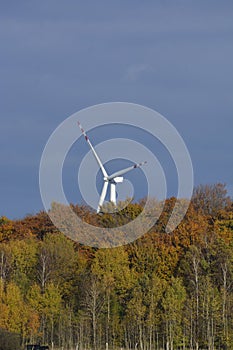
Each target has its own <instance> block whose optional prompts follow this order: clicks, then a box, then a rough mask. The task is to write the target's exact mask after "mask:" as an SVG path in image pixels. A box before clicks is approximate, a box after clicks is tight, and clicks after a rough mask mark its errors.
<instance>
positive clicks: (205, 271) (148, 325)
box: [0, 184, 233, 350]
mask: <svg viewBox="0 0 233 350" xmlns="http://www.w3.org/2000/svg"><path fill="white" fill-rule="evenodd" d="M174 203H175V198H170V199H168V200H166V202H165V206H164V210H163V212H162V214H161V216H160V218H159V220H158V221H157V223H156V224H155V225H154V227H152V229H151V230H150V232H148V233H147V234H145V235H144V236H143V237H141V238H140V239H138V240H137V241H135V242H133V243H131V244H128V245H127V246H121V247H118V248H113V249H93V248H90V247H84V246H81V245H80V244H78V243H75V242H73V241H72V240H71V239H68V238H67V237H66V236H64V235H63V234H62V233H60V232H59V231H58V230H57V228H55V227H54V226H53V224H52V223H51V221H50V219H49V218H48V216H47V215H46V213H44V212H40V213H38V214H36V215H33V216H27V217H25V218H24V219H22V220H16V221H14V220H8V219H7V218H6V217H2V218H1V219H0V315H1V316H0V329H2V330H1V331H0V349H1V348H2V349H4V350H7V349H12V348H13V347H14V348H19V345H17V344H18V343H17V342H18V341H19V336H18V335H16V334H20V339H21V341H22V343H23V344H25V343H26V342H29V343H38V342H41V343H44V344H46V343H48V344H50V345H53V346H56V347H57V348H62V347H63V348H67V349H72V348H76V347H78V348H79V349H85V348H86V349H90V348H93V349H98V348H108V347H109V348H116V347H122V348H131V349H132V348H134V349H137V348H140V350H144V349H147V350H152V349H165V348H166V349H169V350H172V349H178V348H182V349H193V348H195V349H207V348H208V349H211V350H213V349H224V348H229V349H230V348H233V319H232V314H233V235H232V234H233V224H232V222H233V210H232V208H233V205H232V202H231V201H230V199H229V198H228V197H227V196H226V192H225V186H224V185H221V184H217V185H207V186H199V187H198V188H197V189H195V191H194V197H193V201H192V203H191V205H190V207H189V210H188V212H187V214H186V216H185V218H184V220H183V221H182V222H181V223H180V225H179V226H178V227H177V228H176V230H174V231H173V232H172V233H170V234H166V233H165V227H166V224H167V222H168V219H169V216H170V214H171V211H172V209H173V207H174ZM182 203H183V202H182V201H181V205H182ZM121 205H122V210H121V211H120V212H119V213H117V212H115V213H113V214H110V213H107V212H106V213H104V214H102V215H96V214H94V213H93V212H91V211H89V210H88V208H86V207H83V206H78V205H75V206H74V205H71V207H72V209H73V211H74V212H75V213H77V214H78V215H79V216H80V217H81V218H82V220H83V221H86V222H88V223H89V224H92V225H94V226H96V225H98V226H100V227H112V226H114V227H115V226H120V225H122V224H124V223H126V222H128V221H130V220H132V219H133V218H135V217H137V216H138V215H139V214H140V213H141V212H142V210H143V205H144V201H141V202H140V203H135V204H133V203H128V202H127V203H126V204H125V205H124V203H121ZM160 205H161V203H158V202H156V201H154V202H153V203H152V207H151V209H152V210H157V209H158V207H159V206H160ZM153 206H154V207H153ZM54 207H57V208H59V210H60V211H59V215H62V213H63V214H64V215H65V210H63V209H62V207H61V206H60V205H56V204H54ZM66 220H67V218H66ZM87 234H88V233H87ZM10 334H12V337H11V341H12V342H11V341H10V340H9V339H10V336H9V335H10ZM13 344H14V345H13Z"/></svg>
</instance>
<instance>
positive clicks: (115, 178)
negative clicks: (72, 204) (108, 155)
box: [78, 122, 146, 213]
mask: <svg viewBox="0 0 233 350" xmlns="http://www.w3.org/2000/svg"><path fill="white" fill-rule="evenodd" d="M78 126H79V127H80V130H81V132H82V134H83V136H84V137H85V140H86V141H87V143H88V145H89V146H90V149H91V151H92V153H93V155H94V157H95V159H96V161H97V163H98V165H99V167H100V169H101V171H102V174H103V181H104V184H103V188H102V192H101V195H100V199H99V203H98V208H97V213H99V212H100V209H101V207H102V205H103V203H104V200H105V197H106V195H107V190H108V185H109V184H110V202H112V203H113V204H114V205H115V206H116V184H118V183H121V182H123V179H124V178H123V177H122V175H124V174H126V173H128V172H129V171H131V170H133V169H136V168H140V167H141V166H142V165H144V164H146V162H143V163H138V164H134V165H132V166H130V167H128V168H125V169H122V170H119V171H117V172H115V173H113V174H111V175H108V173H107V171H106V170H105V168H104V166H103V163H102V162H101V160H100V158H99V156H98V154H97V153H96V151H95V149H94V147H93V146H92V144H91V141H90V140H89V138H88V136H87V134H86V132H85V131H84V129H83V128H82V126H81V124H80V122H78Z"/></svg>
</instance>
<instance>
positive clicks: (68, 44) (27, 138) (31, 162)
mask: <svg viewBox="0 0 233 350" xmlns="http://www.w3.org/2000/svg"><path fill="white" fill-rule="evenodd" d="M0 76H1V79H0V96H1V113H0V122H1V128H0V130H1V131H0V132H1V138H0V145H1V147H0V161H1V171H0V186H1V200H0V216H2V215H4V216H7V217H9V218H12V219H13V218H20V217H23V216H24V215H26V214H29V213H30V214H34V213H36V212H38V211H39V210H42V209H43V205H42V201H41V198H40V191H39V180H38V178H39V175H38V173H39V164H40V158H41V154H42V152H43V149H44V146H45V144H46V142H47V140H48V138H49V136H50V135H51V133H52V132H53V131H54V129H55V128H56V127H57V126H58V125H59V124H60V123H61V122H62V121H63V120H64V119H65V118H67V117H68V116H70V115H71V114H73V113H75V112H77V111H79V110H81V109H83V108H86V107H89V106H92V105H95V104H99V103H104V102H111V101H124V102H132V103H137V104H141V105H144V106H147V107H149V108H152V109H154V110H156V111H158V112H159V113H161V114H162V115H163V116H165V117H166V118H167V119H168V120H169V121H170V122H171V123H172V124H173V125H174V126H175V127H176V128H177V130H178V131H179V133H180V134H181V136H182V137H183V139H184V141H185V143H186V145H187V147H188V149H189V152H190V155H191V158H192V162H193V168H194V179H195V185H198V184H206V183H208V184H212V183H217V182H222V183H226V185H227V188H228V190H229V194H230V195H232V194H233V166H232V165H233V164H232V163H233V160H232V149H233V137H232V130H233V115H232V112H233V2H232V1H230V0H229V1H227V0H221V1H215V0H205V1H203V0H195V1H194V0H192V1H191V0H175V1H174V0H163V1H162V0H153V1H152V0H147V1H139V0H134V1H129V0H118V1H112V0H110V1H109V0H103V1H102V0H99V1H89V0H87V1H80V0H70V1H68V2H67V1H64V0H63V1H61V0H47V1H24V0H22V1H16V0H15V1H14V0H12V1H7V2H4V1H1V2H0ZM93 137H94V135H93ZM83 147H84V146H83ZM67 169H68V168H67ZM67 172H69V170H67ZM67 178H69V176H68V175H67ZM70 178H72V176H71V177H70ZM68 187H69V186H68ZM171 187H172V186H171ZM67 191H68V192H69V191H70V192H72V191H71V190H70V188H67ZM171 193H172V189H171ZM75 198H76V197H74V198H72V195H71V200H74V199H75Z"/></svg>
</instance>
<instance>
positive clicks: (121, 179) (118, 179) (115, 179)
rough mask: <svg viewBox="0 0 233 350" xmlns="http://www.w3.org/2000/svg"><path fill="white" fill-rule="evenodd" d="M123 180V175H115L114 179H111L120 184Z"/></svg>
mask: <svg viewBox="0 0 233 350" xmlns="http://www.w3.org/2000/svg"><path fill="white" fill-rule="evenodd" d="M123 180H124V178H123V176H117V177H114V178H113V180H111V181H114V182H115V183H116V184H119V183H121V182H123Z"/></svg>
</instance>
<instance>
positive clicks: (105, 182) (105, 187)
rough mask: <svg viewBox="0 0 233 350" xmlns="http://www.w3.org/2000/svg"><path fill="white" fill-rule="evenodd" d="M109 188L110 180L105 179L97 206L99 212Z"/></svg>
mask: <svg viewBox="0 0 233 350" xmlns="http://www.w3.org/2000/svg"><path fill="white" fill-rule="evenodd" d="M107 189H108V181H104V185H103V189H102V192H101V195H100V200H99V204H98V208H97V213H99V211H100V208H101V207H102V205H103V203H104V200H105V197H106V194H107Z"/></svg>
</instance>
